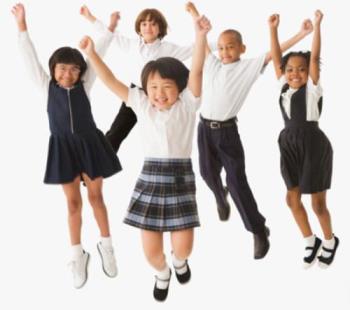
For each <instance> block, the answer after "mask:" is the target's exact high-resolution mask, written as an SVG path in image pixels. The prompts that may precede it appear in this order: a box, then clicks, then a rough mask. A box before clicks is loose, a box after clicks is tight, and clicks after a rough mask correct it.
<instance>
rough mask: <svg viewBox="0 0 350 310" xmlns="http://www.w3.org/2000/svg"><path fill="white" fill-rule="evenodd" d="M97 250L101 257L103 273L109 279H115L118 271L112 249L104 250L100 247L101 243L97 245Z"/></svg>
mask: <svg viewBox="0 0 350 310" xmlns="http://www.w3.org/2000/svg"><path fill="white" fill-rule="evenodd" d="M97 250H98V252H99V253H100V256H101V261H102V269H103V272H104V273H105V274H106V276H108V277H110V278H114V277H116V276H117V274H118V269H117V263H116V260H115V256H114V251H113V248H105V247H103V246H102V243H101V242H99V243H97Z"/></svg>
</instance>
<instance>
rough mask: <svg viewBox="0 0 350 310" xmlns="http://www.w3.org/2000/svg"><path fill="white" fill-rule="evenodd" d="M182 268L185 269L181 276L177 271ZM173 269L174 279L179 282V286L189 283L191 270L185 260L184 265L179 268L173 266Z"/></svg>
mask: <svg viewBox="0 0 350 310" xmlns="http://www.w3.org/2000/svg"><path fill="white" fill-rule="evenodd" d="M184 267H187V270H186V272H185V273H182V274H178V273H177V270H180V269H182V268H184ZM174 269H175V275H176V279H177V280H178V281H179V283H180V284H185V283H187V282H189V281H190V279H191V269H190V266H189V265H188V262H187V259H186V260H185V263H184V264H183V265H182V266H180V267H175V266H174Z"/></svg>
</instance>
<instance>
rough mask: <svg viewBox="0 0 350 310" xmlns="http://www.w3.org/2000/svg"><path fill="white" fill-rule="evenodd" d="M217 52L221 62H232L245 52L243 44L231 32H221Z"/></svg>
mask: <svg viewBox="0 0 350 310" xmlns="http://www.w3.org/2000/svg"><path fill="white" fill-rule="evenodd" d="M218 52H219V57H220V60H221V62H222V63H223V64H229V63H233V62H235V61H237V60H239V59H240V57H241V54H243V53H244V52H245V45H244V44H243V43H242V42H241V41H240V40H239V39H238V38H237V36H236V35H235V34H233V33H231V32H223V33H222V34H221V35H220V37H219V40H218Z"/></svg>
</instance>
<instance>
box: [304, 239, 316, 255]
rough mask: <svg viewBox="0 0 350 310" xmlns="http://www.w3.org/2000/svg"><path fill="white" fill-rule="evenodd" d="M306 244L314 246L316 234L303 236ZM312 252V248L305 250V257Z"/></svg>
mask: <svg viewBox="0 0 350 310" xmlns="http://www.w3.org/2000/svg"><path fill="white" fill-rule="evenodd" d="M304 240H305V243H306V246H307V247H314V246H315V242H316V236H315V235H311V236H309V237H305V238H304ZM311 253H312V250H305V257H308V256H310V255H311Z"/></svg>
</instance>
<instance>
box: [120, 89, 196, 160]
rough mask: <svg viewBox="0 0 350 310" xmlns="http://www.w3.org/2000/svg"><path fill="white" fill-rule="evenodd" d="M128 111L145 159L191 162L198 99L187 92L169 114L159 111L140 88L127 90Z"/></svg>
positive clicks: (169, 110) (182, 94)
mask: <svg viewBox="0 0 350 310" xmlns="http://www.w3.org/2000/svg"><path fill="white" fill-rule="evenodd" d="M126 105H127V106H128V107H131V108H132V109H133V111H134V112H135V114H136V115H137V123H138V127H139V128H138V129H139V131H140V137H141V141H142V144H143V148H144V152H145V157H152V158H190V157H191V152H192V140H193V134H194V125H195V120H196V111H197V110H198V109H199V106H200V97H197V98H196V97H194V96H193V94H192V92H191V91H190V90H189V89H188V88H186V89H184V90H183V91H182V92H181V93H180V95H179V99H178V100H177V101H176V102H175V103H174V104H173V105H172V106H171V107H170V109H168V110H163V111H160V110H158V109H157V108H156V107H154V106H153V105H152V104H151V103H150V102H149V100H148V97H147V96H146V94H145V92H144V91H143V90H140V89H139V88H137V87H135V88H129V95H128V100H127V102H126Z"/></svg>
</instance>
